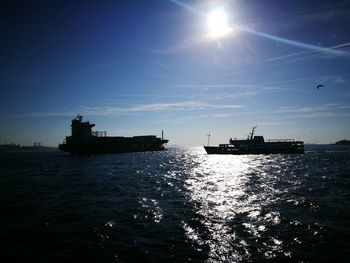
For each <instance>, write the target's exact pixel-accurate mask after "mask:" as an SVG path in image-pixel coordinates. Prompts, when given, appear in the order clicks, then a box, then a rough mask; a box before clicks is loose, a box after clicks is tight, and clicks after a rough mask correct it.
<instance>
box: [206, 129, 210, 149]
mask: <svg viewBox="0 0 350 263" xmlns="http://www.w3.org/2000/svg"><path fill="white" fill-rule="evenodd" d="M207 136H208V146H209V141H210V131H209V133H208V134H207Z"/></svg>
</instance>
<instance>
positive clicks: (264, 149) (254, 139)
mask: <svg viewBox="0 0 350 263" xmlns="http://www.w3.org/2000/svg"><path fill="white" fill-rule="evenodd" d="M255 128H256V127H254V128H253V129H252V132H251V133H250V134H249V136H248V138H247V139H246V140H236V139H234V140H233V139H230V141H229V142H230V143H229V144H219V146H209V145H208V146H204V149H205V151H206V152H207V153H208V154H275V153H304V142H302V141H295V140H294V139H277V140H267V141H265V140H264V137H263V136H254V131H255Z"/></svg>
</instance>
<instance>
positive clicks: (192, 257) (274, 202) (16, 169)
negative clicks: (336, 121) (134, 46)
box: [0, 146, 350, 262]
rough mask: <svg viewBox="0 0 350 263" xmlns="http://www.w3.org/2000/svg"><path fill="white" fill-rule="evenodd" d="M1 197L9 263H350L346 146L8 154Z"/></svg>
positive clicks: (0, 177)
mask: <svg viewBox="0 0 350 263" xmlns="http://www.w3.org/2000/svg"><path fill="white" fill-rule="evenodd" d="M0 193H1V199H0V205H1V210H2V216H1V219H0V220H1V222H0V223H1V224H0V232H1V233H2V236H3V240H6V242H4V243H5V244H4V245H3V246H2V257H3V258H4V259H5V261H7V262H12V261H16V260H22V261H24V262H74V261H81V262H167V261H170V262H270V261H271V262H275V261H290V262H298V261H299V262H301V261H306V262H310V261H311V262H318V261H325V262H327V261H329V262H346V261H349V260H350V253H349V241H350V224H349V222H350V221H349V219H350V151H349V148H346V147H341V148H337V147H335V146H333V147H315V148H311V149H307V151H306V153H305V154H304V155H244V156H227V155H222V156H220V155H207V154H206V153H205V152H204V150H203V149H202V148H201V147H198V148H177V149H169V150H168V151H163V152H149V153H133V154H120V155H101V156H69V155H65V154H62V153H60V152H47V153H8V154H1V155H0ZM5 261H4V262H5Z"/></svg>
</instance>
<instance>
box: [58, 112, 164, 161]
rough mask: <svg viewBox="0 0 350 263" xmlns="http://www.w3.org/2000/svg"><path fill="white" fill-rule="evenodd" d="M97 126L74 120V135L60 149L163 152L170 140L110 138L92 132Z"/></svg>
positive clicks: (81, 151) (72, 125) (150, 136)
mask: <svg viewBox="0 0 350 263" xmlns="http://www.w3.org/2000/svg"><path fill="white" fill-rule="evenodd" d="M94 126H95V124H92V123H90V122H89V121H83V117H82V116H80V115H79V114H78V116H77V117H76V118H75V119H73V120H72V124H71V127H72V134H71V136H67V137H66V139H65V141H64V142H63V143H62V144H59V146H58V147H59V149H60V150H62V151H65V152H70V153H72V154H105V153H128V152H145V151H161V150H164V149H165V144H166V143H168V141H169V140H164V139H163V131H162V138H157V137H156V136H155V135H146V136H133V137H121V136H120V137H119V136H118V137H110V136H107V133H106V132H100V131H92V127H94Z"/></svg>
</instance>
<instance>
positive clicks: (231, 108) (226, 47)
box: [0, 0, 350, 146]
mask: <svg viewBox="0 0 350 263" xmlns="http://www.w3.org/2000/svg"><path fill="white" fill-rule="evenodd" d="M217 10H220V12H221V14H224V16H223V17H224V20H225V21H224V22H223V23H224V28H221V29H222V30H223V32H221V33H220V32H219V33H218V32H215V29H214V31H213V28H212V20H211V17H212V14H213V12H216V11H217ZM221 18H222V16H221ZM219 19H220V17H219ZM215 23H216V22H215V21H214V24H215ZM349 23H350V2H349V1H323V0H293V1H280V0H264V1H261V0H231V1H218V0H216V1H205V0H202V1H189V0H188V1H187V0H182V1H180V0H149V1H121V0H120V1H112V0H103V1H89V0H85V1H79V0H75V1H66V0H61V1H2V2H1V4H0V29H1V31H0V32H1V48H0V89H1V96H0V121H1V130H0V144H1V143H11V142H14V143H19V144H22V145H32V144H33V143H34V142H41V144H43V145H48V146H57V145H58V143H60V142H62V141H63V139H64V137H65V136H67V135H69V133H70V121H71V119H73V118H74V117H75V116H76V115H77V114H78V113H80V114H81V115H83V117H84V119H86V120H89V121H90V122H92V123H95V124H96V127H95V129H96V130H100V131H107V134H108V135H110V136H133V135H146V134H154V135H158V136H160V135H161V131H162V130H164V134H165V137H166V138H167V139H169V140H170V142H169V144H174V145H183V146H189V145H203V144H206V143H207V134H208V133H209V132H210V134H211V137H210V144H219V143H227V142H228V140H229V138H235V137H236V138H246V136H247V134H248V133H249V132H250V130H251V128H252V127H253V126H255V125H257V129H256V134H257V135H263V136H264V137H265V138H266V139H269V138H271V139H275V138H286V139H289V138H294V139H297V140H303V141H305V142H306V143H334V142H336V141H338V140H340V139H350V85H349V82H350V31H349V26H348V25H349ZM221 26H222V25H221ZM216 33H218V34H216ZM320 84H322V85H323V86H322V87H320V88H319V89H317V88H316V87H317V85H320Z"/></svg>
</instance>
